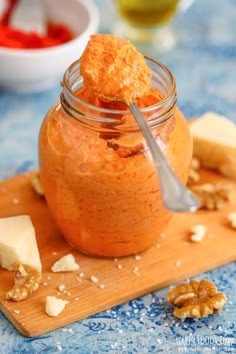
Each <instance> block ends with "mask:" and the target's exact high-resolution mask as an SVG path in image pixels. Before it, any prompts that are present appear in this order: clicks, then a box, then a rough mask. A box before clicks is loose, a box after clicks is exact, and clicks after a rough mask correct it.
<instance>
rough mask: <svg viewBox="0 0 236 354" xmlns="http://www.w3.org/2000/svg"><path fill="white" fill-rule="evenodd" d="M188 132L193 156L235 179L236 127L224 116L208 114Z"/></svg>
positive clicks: (197, 120) (195, 122) (196, 121)
mask: <svg viewBox="0 0 236 354" xmlns="http://www.w3.org/2000/svg"><path fill="white" fill-rule="evenodd" d="M190 130H191V133H192V136H193V155H194V157H197V158H198V159H199V160H200V162H201V164H202V165H203V166H206V167H210V168H213V169H216V170H217V171H219V172H220V173H222V174H223V175H225V176H227V177H231V178H235V179H236V125H235V124H234V123H233V122H232V121H230V120H229V119H227V118H226V117H224V116H221V115H219V114H216V113H211V112H208V113H206V114H204V115H203V116H201V117H199V118H198V119H196V120H195V121H194V122H193V123H192V124H191V125H190Z"/></svg>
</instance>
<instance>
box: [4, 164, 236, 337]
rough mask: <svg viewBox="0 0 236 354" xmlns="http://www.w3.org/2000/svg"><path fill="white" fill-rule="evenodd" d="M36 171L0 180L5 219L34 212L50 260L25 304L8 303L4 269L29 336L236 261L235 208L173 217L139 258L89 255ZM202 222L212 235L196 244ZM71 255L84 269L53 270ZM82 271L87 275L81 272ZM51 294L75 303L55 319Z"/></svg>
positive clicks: (13, 317)
mask: <svg viewBox="0 0 236 354" xmlns="http://www.w3.org/2000/svg"><path fill="white" fill-rule="evenodd" d="M33 174H35V171H32V172H29V173H26V174H23V175H18V176H16V177H13V178H11V179H8V180H6V181H3V182H1V183H0V217H6V216H12V215H19V214H28V215H30V216H31V219H32V222H33V225H34V227H35V229H36V235H37V241H38V246H39V251H40V255H41V260H42V264H43V277H42V282H41V284H40V287H39V289H38V290H37V291H36V292H35V293H34V294H33V295H31V296H30V297H29V298H28V299H26V300H24V301H21V302H18V303H17V302H10V301H6V300H5V293H6V292H7V291H8V290H9V289H10V288H11V287H12V285H13V273H11V272H8V271H7V270H4V269H0V284H1V287H0V309H1V311H2V312H3V313H4V314H5V316H6V317H7V318H8V319H9V320H10V321H11V322H12V324H13V325H14V326H15V327H16V328H17V329H18V330H19V332H20V333H22V334H23V335H24V336H29V337H34V336H39V335H42V334H44V333H47V332H50V331H52V330H54V329H57V328H60V327H62V326H65V325H68V324H70V323H73V322H75V321H78V320H80V319H82V318H85V317H88V316H90V315H92V314H96V313H98V312H100V311H103V310H106V309H109V308H111V307H113V306H115V305H118V304H121V303H124V302H126V301H128V300H131V299H134V298H137V297H139V296H142V295H144V294H147V293H149V292H152V291H154V290H157V289H160V288H162V287H165V286H169V285H171V284H173V283H175V282H177V281H180V280H184V279H186V278H188V277H190V276H194V275H197V274H200V273H202V272H205V271H208V270H210V269H213V268H216V267H219V266H221V265H224V264H226V263H228V262H231V261H234V260H235V259H236V230H233V229H231V227H230V226H229V225H228V223H227V215H228V213H229V212H230V211H233V210H235V211H236V207H235V206H227V207H225V208H224V209H222V210H221V211H206V210H205V211H203V210H201V211H198V212H196V213H193V214H191V213H182V214H176V215H174V216H173V218H172V220H171V222H170V223H169V225H168V226H167V228H166V230H165V232H164V234H163V235H162V236H163V237H160V238H159V239H158V240H157V243H158V245H157V247H156V246H153V247H152V248H151V249H149V250H148V251H145V252H143V253H142V254H141V259H140V260H137V259H135V257H134V256H130V257H125V258H121V259H119V260H118V261H116V260H114V259H104V258H95V257H89V256H86V255H83V254H81V253H79V252H77V251H76V250H74V249H72V248H71V247H70V246H69V245H68V244H67V243H66V242H65V241H64V239H63V237H62V235H61V234H60V232H59V231H58V230H57V227H56V226H55V224H54V222H53V220H52V219H51V217H50V213H49V211H48V209H47V206H46V203H45V200H44V198H42V197H40V196H38V195H37V194H36V193H35V192H34V190H33V188H32V186H31V178H32V176H33ZM225 180H226V179H224V178H223V177H220V176H219V175H217V174H214V173H212V172H209V171H202V172H201V181H202V182H205V181H208V182H210V181H225ZM232 183H234V185H235V184H236V183H235V182H232ZM195 224H203V225H205V226H206V227H207V234H206V237H205V238H204V240H203V241H202V242H200V243H193V242H191V241H190V234H189V230H190V228H191V226H193V225H195ZM68 253H72V254H73V255H74V256H75V258H76V260H77V262H78V263H79V265H80V269H79V270H78V271H76V272H70V273H53V272H52V271H51V266H52V265H53V263H54V262H55V261H56V260H58V259H59V258H60V257H62V256H64V255H66V254H68ZM118 264H121V265H122V268H121V269H119V268H118ZM135 267H138V270H137V271H134V269H135ZM80 272H83V273H84V277H82V278H80V277H79V276H78V275H79V273H80ZM137 273H138V274H137ZM92 275H94V276H96V277H97V278H98V279H99V281H98V282H97V283H93V282H92V281H91V280H90V277H91V276H92ZM79 279H81V280H79ZM101 284H102V285H104V286H105V287H104V289H103V288H101V287H100V285H101ZM59 285H65V289H66V290H67V291H68V293H67V294H65V293H60V294H58V292H59V290H58V286H59ZM48 295H53V296H57V297H59V298H62V299H64V300H68V301H69V303H68V304H67V305H66V307H65V309H64V311H63V312H62V313H61V314H60V315H59V316H58V317H49V316H48V315H47V314H46V312H45V300H46V296H48ZM78 298H79V299H78Z"/></svg>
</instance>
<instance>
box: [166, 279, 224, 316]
mask: <svg viewBox="0 0 236 354" xmlns="http://www.w3.org/2000/svg"><path fill="white" fill-rule="evenodd" d="M167 298H168V301H169V302H170V303H171V304H173V305H175V306H177V308H175V309H174V312H173V314H174V316H175V317H178V318H182V319H184V318H187V317H191V318H200V317H207V316H208V315H211V314H214V313H219V312H221V310H222V308H223V306H224V305H225V304H226V302H227V298H226V295H225V294H223V293H218V292H217V288H216V286H215V285H214V284H213V283H212V282H210V281H209V280H206V279H203V280H201V281H199V282H198V281H197V280H190V282H189V283H182V284H179V285H177V286H176V287H175V288H172V289H170V290H169V292H168V294H167Z"/></svg>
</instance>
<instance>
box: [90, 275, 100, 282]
mask: <svg viewBox="0 0 236 354" xmlns="http://www.w3.org/2000/svg"><path fill="white" fill-rule="evenodd" d="M90 280H91V282H93V283H98V282H99V279H98V278H97V277H95V276H94V275H92V276H91V277H90Z"/></svg>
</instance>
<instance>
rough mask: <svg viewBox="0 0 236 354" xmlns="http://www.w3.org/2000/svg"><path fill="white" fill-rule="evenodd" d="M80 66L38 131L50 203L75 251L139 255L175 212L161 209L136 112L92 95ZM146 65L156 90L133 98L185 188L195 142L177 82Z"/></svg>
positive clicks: (69, 73) (165, 71) (70, 71)
mask: <svg viewBox="0 0 236 354" xmlns="http://www.w3.org/2000/svg"><path fill="white" fill-rule="evenodd" d="M101 36H102V35H101ZM93 60H96V58H94V59H93ZM95 64H96V63H95ZM80 65H81V61H80V60H78V61H76V62H75V63H73V64H72V65H71V66H70V67H69V68H68V69H67V71H66V72H65V75H64V80H63V91H62V93H61V97H60V101H58V102H56V103H55V105H54V106H53V107H52V108H51V109H50V111H49V112H48V114H47V115H46V117H45V119H44V122H43V124H42V126H41V129H40V135H39V163H40V177H41V181H42V185H43V189H44V192H45V197H46V200H47V204H48V207H49V209H50V211H51V213H52V216H53V218H54V220H55V221H56V223H57V225H58V226H59V228H60V230H61V232H62V234H63V235H64V237H65V239H66V240H67V242H68V243H69V244H71V245H72V246H73V247H75V248H76V249H78V250H81V251H82V252H85V253H88V254H91V255H98V256H106V257H120V256H127V255H131V254H135V253H138V252H141V251H144V250H145V249H147V248H149V247H151V246H152V245H153V244H155V243H156V242H158V239H159V236H160V233H161V232H162V231H163V229H164V228H165V226H166V225H167V223H168V221H169V219H170V217H171V213H170V211H169V210H167V209H166V208H165V207H164V205H163V202H162V198H161V192H160V186H159V182H158V176H157V174H156V169H155V166H154V164H153V161H152V158H151V155H150V153H149V150H148V148H147V146H146V143H145V140H144V138H143V136H142V133H141V132H140V130H139V128H138V126H137V124H136V122H135V119H134V118H133V116H132V114H131V113H130V112H129V111H128V110H127V107H126V105H125V104H124V103H121V102H116V101H112V100H111V99H110V97H108V99H109V100H106V99H104V96H102V94H101V95H100V93H99V92H96V93H94V92H93V91H92V90H90V89H89V90H87V88H86V83H85V84H84V81H83V77H82V76H81V74H80ZM145 65H147V66H148V68H149V70H150V73H151V77H152V87H150V90H149V91H145V92H146V93H145V94H144V95H142V96H141V97H139V96H137V95H136V96H135V101H136V103H137V104H138V105H139V107H140V108H141V109H142V112H143V114H144V116H145V118H146V120H147V122H148V124H149V126H150V128H151V130H152V133H153V134H154V136H155V137H156V140H157V141H158V143H159V144H160V146H161V147H162V149H163V152H164V154H165V156H166V157H167V159H168V161H169V164H170V165H171V167H172V169H173V170H174V171H175V173H176V174H177V175H178V176H179V178H180V179H181V180H182V181H183V182H184V183H185V182H186V181H187V177H188V172H189V166H190V161H191V157H192V141H191V136H190V132H189V129H188V126H187V123H186V121H185V119H184V117H183V115H182V113H181V112H180V111H179V109H178V108H176V88H175V80H174V77H173V75H172V74H171V73H170V71H169V70H168V69H167V68H166V67H165V66H164V65H162V64H161V63H159V62H157V61H155V60H152V59H149V58H145ZM95 67H96V65H95ZM126 97H127V96H126ZM101 98H102V99H101ZM132 99H134V96H133V97H132ZM124 100H125V99H124Z"/></svg>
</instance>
